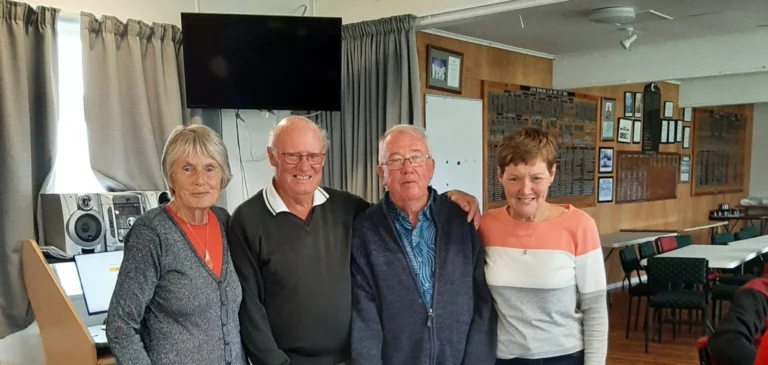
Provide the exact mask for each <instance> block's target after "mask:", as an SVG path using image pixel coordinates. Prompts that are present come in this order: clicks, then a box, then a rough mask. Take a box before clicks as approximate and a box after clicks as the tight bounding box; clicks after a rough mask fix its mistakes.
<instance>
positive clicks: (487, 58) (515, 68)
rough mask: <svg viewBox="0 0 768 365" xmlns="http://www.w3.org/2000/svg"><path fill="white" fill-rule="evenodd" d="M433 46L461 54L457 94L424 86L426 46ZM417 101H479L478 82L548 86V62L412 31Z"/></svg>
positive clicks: (549, 70)
mask: <svg viewBox="0 0 768 365" xmlns="http://www.w3.org/2000/svg"><path fill="white" fill-rule="evenodd" d="M428 45H433V46H437V47H441V48H444V49H448V50H451V51H456V52H461V53H463V54H464V58H463V61H464V66H463V75H462V79H461V84H462V90H461V94H460V95H457V94H455V93H450V92H445V91H441V90H435V89H429V88H427V87H426V85H427V72H426V71H427V46H428ZM416 50H417V52H418V56H419V57H418V58H419V60H418V67H419V80H420V84H421V100H422V103H423V102H424V95H425V94H441V95H449V96H462V97H466V98H475V99H482V98H483V94H482V81H483V80H491V81H497V82H504V83H512V84H518V85H531V86H536V87H543V88H551V87H552V60H550V59H547V58H542V57H536V56H530V55H526V54H522V53H516V52H512V51H507V50H503V49H499V48H493V47H488V46H483V45H480V44H475V43H469V42H465V41H460V40H457V39H452V38H446V37H442V36H439V35H435V34H430V33H425V32H416Z"/></svg>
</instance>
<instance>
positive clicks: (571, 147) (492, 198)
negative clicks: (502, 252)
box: [483, 81, 600, 208]
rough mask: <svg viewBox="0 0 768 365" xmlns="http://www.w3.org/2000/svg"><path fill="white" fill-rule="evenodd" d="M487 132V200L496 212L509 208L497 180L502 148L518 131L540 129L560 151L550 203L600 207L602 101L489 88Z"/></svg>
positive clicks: (577, 95) (531, 89)
mask: <svg viewBox="0 0 768 365" xmlns="http://www.w3.org/2000/svg"><path fill="white" fill-rule="evenodd" d="M483 94H484V97H483V99H484V120H483V124H484V125H485V126H486V128H485V132H486V137H485V138H486V143H487V144H486V151H487V153H486V161H485V165H484V166H486V167H485V168H486V172H487V173H486V174H485V182H486V184H485V185H484V194H483V195H484V199H485V201H486V204H487V206H488V207H490V208H494V207H500V206H504V205H505V204H506V200H505V197H504V192H503V189H502V187H501V184H499V182H498V179H496V178H495V174H496V171H498V166H497V165H496V160H495V155H496V146H498V144H499V143H501V140H502V139H503V138H504V137H505V136H507V135H509V134H512V133H513V132H514V131H516V130H518V129H520V128H524V127H534V128H539V129H542V130H544V131H546V132H547V133H549V135H550V136H551V137H552V138H553V139H554V140H555V141H556V143H557V146H558V155H557V159H558V161H557V166H558V168H557V171H558V172H557V173H556V174H555V181H554V182H553V184H552V186H550V189H549V197H548V199H547V201H549V202H552V203H557V204H573V205H574V206H576V207H579V208H585V207H589V206H594V205H595V176H596V174H595V168H596V165H597V163H596V157H597V156H596V154H597V149H596V147H597V141H598V139H599V136H598V134H597V132H598V130H597V126H598V121H597V120H598V109H599V105H600V98H598V97H596V96H592V95H586V94H581V93H574V92H566V91H560V90H550V89H543V88H538V87H530V86H521V85H515V84H508V83H498V82H491V81H485V82H483Z"/></svg>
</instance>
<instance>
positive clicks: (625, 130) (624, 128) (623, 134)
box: [616, 118, 632, 143]
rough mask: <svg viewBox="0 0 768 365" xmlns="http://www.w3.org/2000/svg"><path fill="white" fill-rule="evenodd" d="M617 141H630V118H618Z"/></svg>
mask: <svg viewBox="0 0 768 365" xmlns="http://www.w3.org/2000/svg"><path fill="white" fill-rule="evenodd" d="M616 141H618V142H619V143H632V120H631V119H624V118H619V134H618V135H617V137H616Z"/></svg>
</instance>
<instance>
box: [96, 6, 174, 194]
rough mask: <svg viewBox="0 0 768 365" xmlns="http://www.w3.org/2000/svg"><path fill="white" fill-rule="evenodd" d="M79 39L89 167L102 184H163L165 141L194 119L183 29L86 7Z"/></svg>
mask: <svg viewBox="0 0 768 365" xmlns="http://www.w3.org/2000/svg"><path fill="white" fill-rule="evenodd" d="M81 38H82V42H83V71H84V72H83V77H84V80H83V87H84V89H85V105H84V108H85V121H86V124H87V126H88V148H89V149H90V156H91V167H92V168H93V170H94V172H95V173H96V175H97V176H99V175H102V176H103V177H106V179H101V180H102V184H103V185H105V187H107V186H115V185H116V184H115V182H117V183H119V184H120V185H122V186H123V187H124V188H125V189H128V190H152V189H164V188H165V182H164V180H163V175H162V171H161V168H160V157H161V155H162V152H163V146H164V145H165V140H166V139H167V138H168V135H169V134H170V133H171V130H173V128H174V127H176V126H177V125H179V124H182V123H186V122H188V121H189V112H188V111H187V109H186V107H185V105H184V101H185V95H184V76H183V72H184V69H183V67H182V64H183V63H182V61H183V55H182V51H181V30H180V29H179V28H178V27H177V26H175V25H169V24H158V23H153V24H152V25H150V24H147V23H144V22H141V21H138V20H128V21H126V22H121V21H120V20H118V19H117V18H115V17H111V16H102V17H101V19H98V18H96V17H95V16H94V15H92V14H90V13H85V12H84V13H82V14H81ZM109 180H112V181H111V182H110V183H106V181H109Z"/></svg>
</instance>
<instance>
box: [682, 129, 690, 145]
mask: <svg viewBox="0 0 768 365" xmlns="http://www.w3.org/2000/svg"><path fill="white" fill-rule="evenodd" d="M689 148H691V127H689V126H685V127H683V149H686V150H687V149H689Z"/></svg>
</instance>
